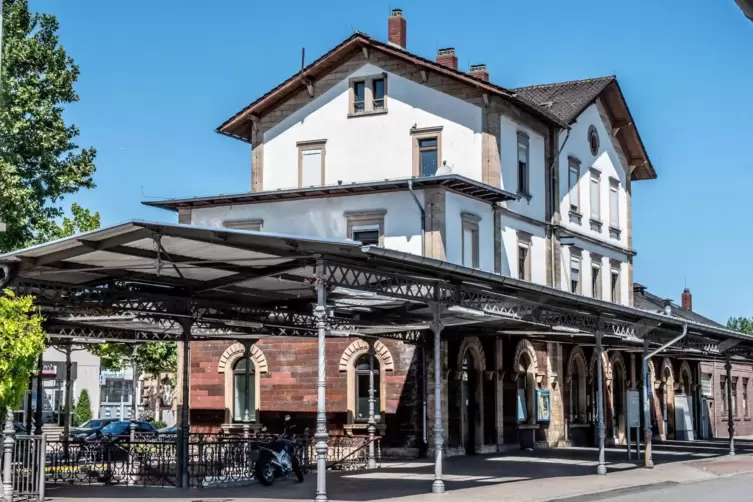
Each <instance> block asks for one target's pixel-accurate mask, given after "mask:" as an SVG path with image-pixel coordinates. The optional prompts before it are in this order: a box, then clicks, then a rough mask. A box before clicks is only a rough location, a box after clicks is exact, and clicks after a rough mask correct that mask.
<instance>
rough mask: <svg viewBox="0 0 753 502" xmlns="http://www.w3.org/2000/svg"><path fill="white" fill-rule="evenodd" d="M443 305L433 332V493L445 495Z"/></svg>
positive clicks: (435, 306) (435, 309) (436, 306)
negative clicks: (443, 468) (443, 454)
mask: <svg viewBox="0 0 753 502" xmlns="http://www.w3.org/2000/svg"><path fill="white" fill-rule="evenodd" d="M440 308H441V305H440V304H439V303H438V302H437V303H435V304H434V319H433V321H432V323H431V330H432V331H433V332H434V483H432V485H431V491H432V493H444V481H443V480H442V445H443V443H444V429H443V428H442V351H441V344H442V328H443V326H442V320H441V318H440V315H439V309H440Z"/></svg>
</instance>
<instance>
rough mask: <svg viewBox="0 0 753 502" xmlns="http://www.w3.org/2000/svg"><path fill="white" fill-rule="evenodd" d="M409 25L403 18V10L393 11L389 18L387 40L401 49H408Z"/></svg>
mask: <svg viewBox="0 0 753 502" xmlns="http://www.w3.org/2000/svg"><path fill="white" fill-rule="evenodd" d="M407 32H408V29H407V23H406V21H405V18H404V17H403V10H402V9H392V14H390V17H389V18H387V40H389V42H390V43H391V44H394V45H397V46H399V47H400V48H401V49H405V47H406V45H405V44H406V38H407V36H408V33H407Z"/></svg>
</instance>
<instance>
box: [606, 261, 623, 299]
mask: <svg viewBox="0 0 753 502" xmlns="http://www.w3.org/2000/svg"><path fill="white" fill-rule="evenodd" d="M609 264H610V267H609V281H610V283H609V289H610V294H611V300H612V303H620V302H621V301H622V263H620V262H619V261H617V260H610V262H609ZM615 277H616V279H615Z"/></svg>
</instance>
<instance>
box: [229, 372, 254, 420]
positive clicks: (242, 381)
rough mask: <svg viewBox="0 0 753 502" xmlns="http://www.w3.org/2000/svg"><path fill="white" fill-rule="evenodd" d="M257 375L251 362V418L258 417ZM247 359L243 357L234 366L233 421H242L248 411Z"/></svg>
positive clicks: (249, 383) (249, 412) (249, 390)
mask: <svg viewBox="0 0 753 502" xmlns="http://www.w3.org/2000/svg"><path fill="white" fill-rule="evenodd" d="M255 378H256V375H255V373H254V365H253V364H251V368H249V375H248V395H249V396H250V400H249V402H248V414H249V417H250V419H251V420H255V419H256V406H255V403H256V396H255V393H256V382H255ZM246 388H247V386H246V359H245V358H243V357H241V358H240V359H238V361H237V362H236V363H235V366H233V421H234V422H242V421H243V417H244V415H245V413H246Z"/></svg>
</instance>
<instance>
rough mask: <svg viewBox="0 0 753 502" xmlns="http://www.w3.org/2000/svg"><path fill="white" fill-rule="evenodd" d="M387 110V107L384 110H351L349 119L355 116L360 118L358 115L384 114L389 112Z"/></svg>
mask: <svg viewBox="0 0 753 502" xmlns="http://www.w3.org/2000/svg"><path fill="white" fill-rule="evenodd" d="M387 111H388V110H387V109H386V108H384V109H382V110H372V111H369V112H358V113H353V112H350V113H348V118H349V119H354V118H358V117H371V116H373V115H384V114H386V113H387Z"/></svg>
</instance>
